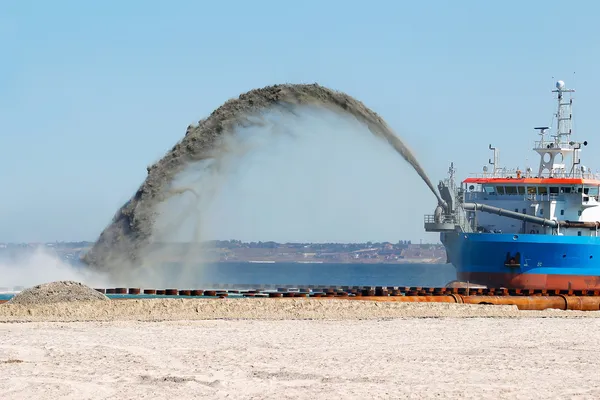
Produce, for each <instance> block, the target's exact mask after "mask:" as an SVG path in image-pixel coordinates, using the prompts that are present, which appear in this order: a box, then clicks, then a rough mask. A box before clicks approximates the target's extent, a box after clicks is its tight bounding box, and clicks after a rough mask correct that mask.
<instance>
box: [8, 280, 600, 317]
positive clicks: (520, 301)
mask: <svg viewBox="0 0 600 400" xmlns="http://www.w3.org/2000/svg"><path fill="white" fill-rule="evenodd" d="M96 290H97V291H98V292H100V293H105V294H106V296H107V297H109V298H110V299H113V300H127V299H142V298H146V299H157V298H179V299H181V298H196V299H203V298H204V299H209V298H231V299H236V298H272V299H279V300H282V301H285V299H290V298H304V299H306V298H312V299H320V300H324V301H325V300H328V299H332V298H333V299H344V300H350V301H351V300H354V301H383V302H407V303H458V304H482V305H514V306H517V308H518V309H519V310H546V309H558V310H577V311H600V291H599V290H594V291H587V290H537V289H536V290H533V289H505V288H500V289H495V288H475V289H471V288H445V287H442V288H440V287H397V286H393V287H392V286H387V287H386V286H341V287H340V286H338V287H335V286H334V287H324V286H318V287H304V286H303V287H301V288H297V287H296V288H293V287H289V286H288V287H279V288H278V289H277V290H265V289H246V290H239V289H218V288H214V287H213V288H209V289H174V288H169V289H141V288H97V289H96ZM13 295H14V293H5V294H0V303H4V302H6V301H8V300H9V299H10V298H11V297H12V296H13Z"/></svg>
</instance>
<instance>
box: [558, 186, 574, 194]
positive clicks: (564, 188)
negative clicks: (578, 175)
mask: <svg viewBox="0 0 600 400" xmlns="http://www.w3.org/2000/svg"><path fill="white" fill-rule="evenodd" d="M560 192H561V193H571V188H570V187H561V188H560Z"/></svg>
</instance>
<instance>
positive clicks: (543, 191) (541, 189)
mask: <svg viewBox="0 0 600 400" xmlns="http://www.w3.org/2000/svg"><path fill="white" fill-rule="evenodd" d="M538 194H548V188H547V187H546V186H538Z"/></svg>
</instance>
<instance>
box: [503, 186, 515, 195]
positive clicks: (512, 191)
mask: <svg viewBox="0 0 600 400" xmlns="http://www.w3.org/2000/svg"><path fill="white" fill-rule="evenodd" d="M504 189H505V191H506V194H510V195H513V194H517V187H516V186H506V187H505V188H504Z"/></svg>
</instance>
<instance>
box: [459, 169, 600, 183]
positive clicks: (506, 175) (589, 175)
mask: <svg viewBox="0 0 600 400" xmlns="http://www.w3.org/2000/svg"><path fill="white" fill-rule="evenodd" d="M520 176H521V178H543V179H548V178H577V179H597V180H600V174H598V173H593V172H581V170H578V169H576V170H575V171H574V172H573V173H570V172H565V173H553V174H551V173H549V172H544V173H542V174H538V173H533V172H529V173H526V172H524V171H521V175H520ZM469 177H470V178H483V179H491V178H500V179H517V170H510V171H509V170H500V171H497V172H496V173H492V172H486V173H471V174H469Z"/></svg>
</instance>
